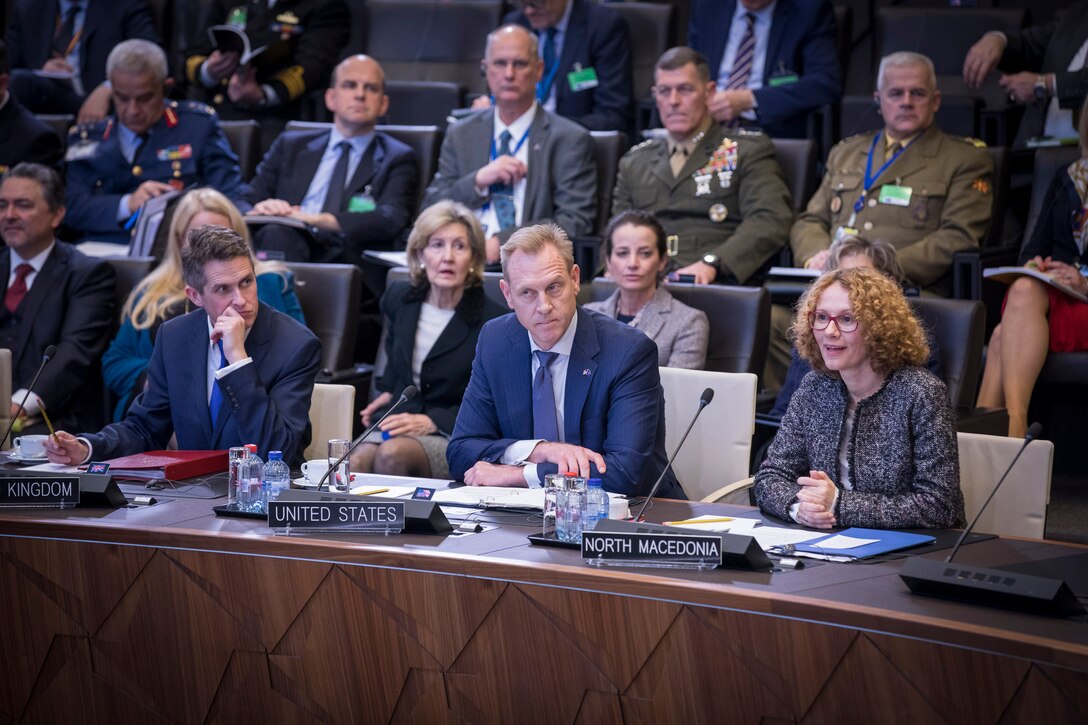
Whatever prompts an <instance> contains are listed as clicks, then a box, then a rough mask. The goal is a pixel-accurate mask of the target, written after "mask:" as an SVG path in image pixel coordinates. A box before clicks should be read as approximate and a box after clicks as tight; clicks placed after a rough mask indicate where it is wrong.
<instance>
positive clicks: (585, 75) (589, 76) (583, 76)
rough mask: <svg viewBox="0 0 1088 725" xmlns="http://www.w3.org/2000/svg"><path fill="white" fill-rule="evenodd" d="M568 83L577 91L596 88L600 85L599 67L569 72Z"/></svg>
mask: <svg viewBox="0 0 1088 725" xmlns="http://www.w3.org/2000/svg"><path fill="white" fill-rule="evenodd" d="M567 83H569V84H570V89H571V90H572V91H574V92H575V93H577V92H578V91H588V90H589V89H590V88H596V87H597V86H599V85H600V82H599V81H598V80H597V69H596V68H583V69H582V70H575V71H571V72H570V73H567Z"/></svg>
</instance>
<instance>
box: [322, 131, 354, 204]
mask: <svg viewBox="0 0 1088 725" xmlns="http://www.w3.org/2000/svg"><path fill="white" fill-rule="evenodd" d="M336 147H337V148H338V149H340V157H339V158H337V159H336V166H334V167H333V169H332V176H330V177H329V188H328V189H327V190H326V191H325V203H324V204H322V205H321V211H323V212H329V213H331V214H336V213H337V212H341V211H344V187H346V186H347V185H348V161H349V160H350V159H351V144H350V143H348V142H347V141H341V142H340V143H338V144H336Z"/></svg>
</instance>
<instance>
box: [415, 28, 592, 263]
mask: <svg viewBox="0 0 1088 725" xmlns="http://www.w3.org/2000/svg"><path fill="white" fill-rule="evenodd" d="M543 66H544V64H543V62H542V61H541V60H540V57H539V54H538V50H537V39H536V36H535V35H533V34H532V33H530V32H529V31H527V30H526V29H525V28H523V27H521V26H519V25H506V26H503V27H501V28H499V29H498V30H495V31H493V32H492V33H490V34H489V35H488V36H487V51H486V54H485V56H484V59H483V61H482V64H481V68H482V70H483V71H484V74H485V75H486V77H487V85H488V88H489V89H490V90H491V96H492V98H493V99H494V102H495V107H494V109H490V108H489V109H486V110H481V111H477V112H476V113H474V114H472V115H471V116H468V117H467V118H464V119H462V120H461V121H459V122H458V123H456V124H454V125H453V126H451V127H450V128H449V131H448V132H447V134H446V139H445V141H443V142H442V152H441V155H440V157H439V160H438V173H437V174H436V175H435V177H434V180H433V181H432V182H431V185H430V187H429V188H428V189H427V195H426V197H425V198H424V200H423V205H424V206H425V207H426V206H430V205H431V204H433V203H435V202H436V201H440V200H442V199H452V200H453V201H457V202H460V203H462V204H464V205H465V206H467V207H469V208H470V209H473V210H475V213H476V215H477V217H479V219H480V223H481V224H482V225H483V227H484V232H485V234H486V236H487V261H488V262H489V263H494V262H498V260H499V247H500V246H501V245H502V243H503V242H505V241H506V240H507V239H508V238H509V237H510V235H511V234H512V233H513V232H514V231H515V230H516V229H517V228H518V227H521V226H528V225H530V224H539V223H542V222H544V221H554V222H555V223H556V224H558V225H559V226H560V227H562V228H563V230H564V231H565V232H566V233H567V234H568V235H570V236H572V237H576V236H578V235H584V234H588V233H589V232H591V231H592V228H593V221H594V219H595V218H596V214H597V202H596V193H597V172H596V169H595V168H594V164H593V144H592V141H591V140H590V136H589V132H588V131H586V130H585V129H584V128H582V127H581V126H579V125H578V124H576V123H574V122H573V121H568V120H567V119H565V118H563V117H561V116H556V115H554V114H552V113H549V112H548V111H546V110H544V108H542V107H541V106H540V105H539V104H538V103H537V98H536V86H537V83H538V82H539V81H540V79H541V77H542V76H543Z"/></svg>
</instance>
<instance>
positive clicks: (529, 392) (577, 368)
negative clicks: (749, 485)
mask: <svg viewBox="0 0 1088 725" xmlns="http://www.w3.org/2000/svg"><path fill="white" fill-rule="evenodd" d="M502 267H503V279H502V280H501V281H500V282H499V286H500V287H501V289H502V293H503V295H504V296H505V297H506V302H507V304H508V305H509V306H510V308H511V309H513V310H514V314H513V315H505V316H503V317H500V318H497V319H494V320H491V321H490V322H488V323H487V324H486V325H484V329H483V331H482V332H481V333H480V339H479V342H478V343H477V345H476V357H475V359H474V360H473V363H472V377H471V378H470V380H469V384H468V389H467V390H466V391H465V397H464V400H463V402H462V403H461V409H460V411H459V412H458V415H457V423H456V424H455V426H454V430H453V437H452V438H451V439H450V444H449V448H448V449H447V450H446V456H447V458H448V460H449V464H450V475H451V476H453V477H455V478H459V479H460V478H463V479H464V481H465V483H467V484H469V485H473V486H529V487H536V486H539V485H541V483H542V482H543V480H544V476H545V475H547V474H549V473H556V472H565V471H577V472H578V474H579V475H581V476H587V477H589V476H592V477H601V478H602V479H603V485H604V488H605V489H606V490H608V491H613V492H615V493H623V494H628V495H645V494H647V493H649V489H650V487H651V486H652V485H653V482H654V481H655V480H656V479H657V477H658V475H659V474H660V473H661V471H662V470H663V469H664V467H665V463H666V458H665V448H664V442H665V414H664V398H663V395H662V392H661V381H660V377H659V375H658V369H657V347H656V346H655V345H654V343H653V341H652V340H650V339H649V338H648V337H646V336H645V335H644V334H643V333H642V332H640V331H639V330H636V329H634V328H632V327H628V326H627V325H624V324H621V323H619V322H617V321H615V320H613V319H612V318H609V317H605V316H604V315H599V314H597V313H595V312H590V311H588V310H585V309H579V307H578V304H577V296H578V289H579V284H578V279H579V278H578V265H576V264H574V254H573V248H572V245H571V242H570V239H569V238H568V237H567V235H566V234H565V233H564V232H563V230H562V229H560V228H559V227H557V226H556V225H554V224H540V225H536V226H530V227H523V228H522V229H519V230H518V231H516V232H514V234H513V235H512V236H511V237H510V239H509V240H508V241H507V242H506V243H505V244H504V245H503V247H502ZM530 412H531V414H530ZM659 494H660V495H661V496H666V497H670V498H684V493H683V490H682V489H681V488H680V486H679V484H677V483H676V480H675V479H674V478H672V476H671V473H670V474H669V476H668V477H667V478H666V480H665V482H664V483H663V484H662V488H661V490H660V491H659Z"/></svg>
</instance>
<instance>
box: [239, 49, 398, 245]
mask: <svg viewBox="0 0 1088 725" xmlns="http://www.w3.org/2000/svg"><path fill="white" fill-rule="evenodd" d="M325 106H326V108H328V109H329V111H330V112H331V113H332V116H333V126H332V128H331V129H328V130H319V131H292V132H290V133H283V134H281V135H280V136H279V138H277V139H276V142H275V143H274V144H272V148H271V149H269V151H268V153H267V154H265V157H264V159H263V160H262V161H261V165H260V166H258V167H257V175H256V176H254V177H253V181H252V182H250V191H249V194H248V197H247V198H248V199H249V200H250V201H251V202H253V204H254V206H253V211H252V213H253V214H262V215H268V216H276V217H283V218H284V219H285V220H286V219H293V220H297V221H301V222H303V223H304V224H307V225H310V226H311V227H312V228H314V229H316V230H317V233H316V235H310V234H308V233H305V232H303V231H301V230H299V229H296V228H294V227H291V226H287V225H282V224H265V225H262V226H260V227H259V228H258V231H257V233H256V234H255V235H254V241H255V243H256V246H257V249H260V250H271V251H275V252H278V253H280V254H282V255H283V256H284V258H285V259H287V260H288V261H292V262H345V263H347V264H359V263H360V262H361V259H362V253H363V250H364V249H392V248H393V246H394V245H395V244H396V243H398V242H399V241H400V239H401V237H402V236H403V235H404V230H405V229H406V228H407V227H408V224H409V222H411V219H412V212H413V210H414V208H415V202H416V190H417V188H418V186H417V184H418V179H419V159H418V157H417V156H416V152H415V151H414V150H413V149H412V148H411V147H409V146H408V145H406V144H404V143H401V142H400V141H397V140H396V139H395V138H393V137H392V136H389V135H388V134H385V133H381V132H380V131H377V130H376V126H377V123H378V118H379V117H381V116H383V115H385V113H386V112H387V111H388V109H389V96H387V95H386V94H385V74H384V73H383V72H382V67H381V66H380V65H379V64H378V62H377V61H375V60H374V59H373V58H371V57H369V56H366V55H353V56H350V57H348V58H346V59H344V60H343V61H341V63H340V65H338V66H336V68H335V70H333V75H332V83H331V84H330V85H329V88H328V90H326V91H325Z"/></svg>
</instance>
